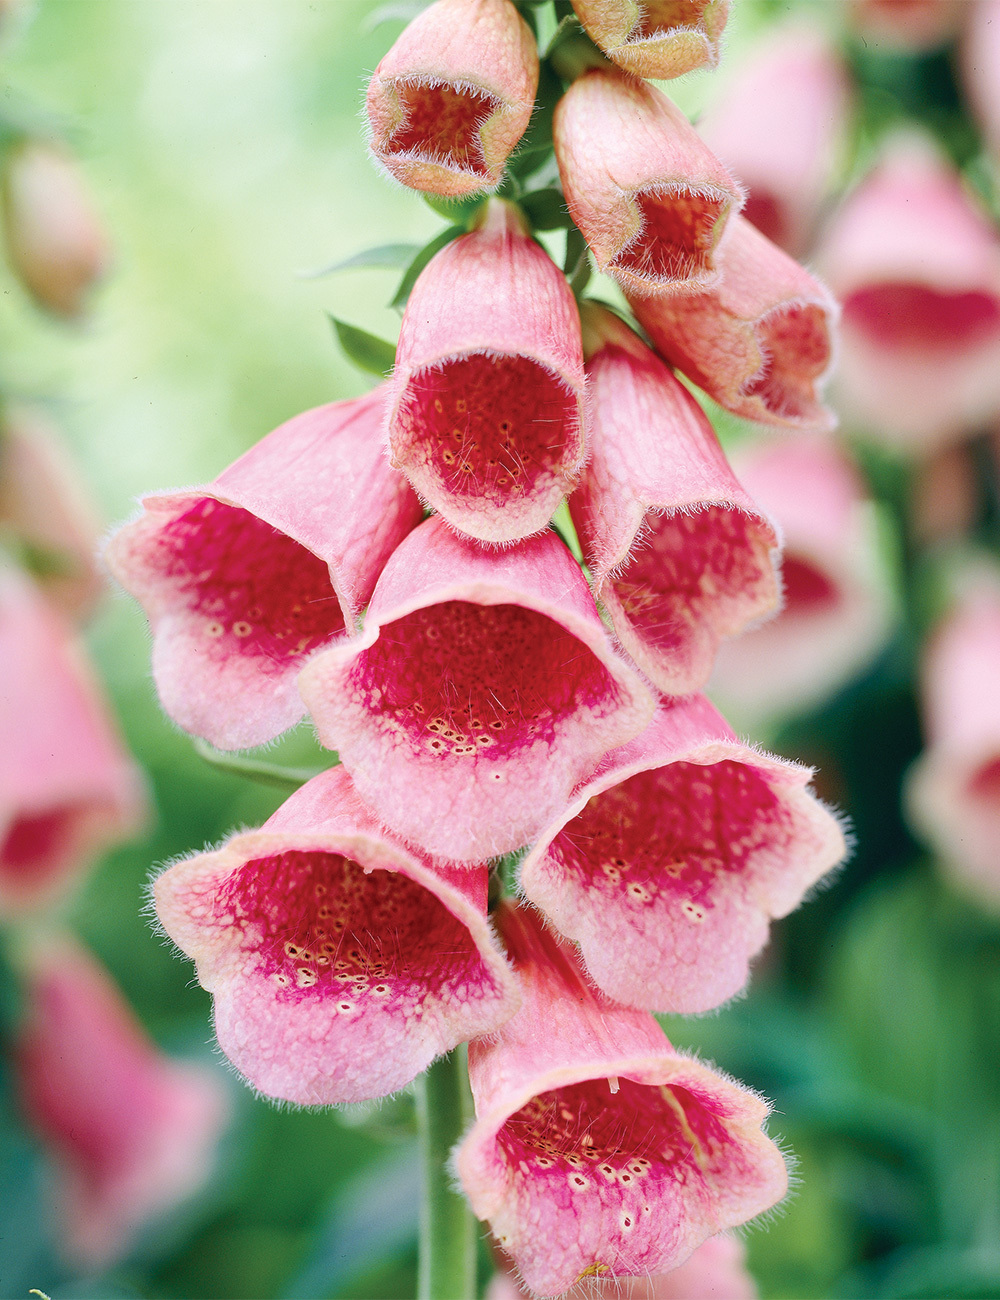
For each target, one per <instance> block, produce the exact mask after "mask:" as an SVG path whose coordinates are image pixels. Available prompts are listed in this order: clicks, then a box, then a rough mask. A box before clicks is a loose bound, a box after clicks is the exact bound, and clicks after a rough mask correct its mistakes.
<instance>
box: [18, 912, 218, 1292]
mask: <svg viewBox="0 0 1000 1300" xmlns="http://www.w3.org/2000/svg"><path fill="white" fill-rule="evenodd" d="M26 992H27V1019H26V1022H25V1024H24V1026H23V1028H22V1029H21V1032H20V1034H19V1037H18V1042H17V1046H16V1050H15V1056H14V1072H15V1077H16V1081H17V1087H18V1091H19V1093H20V1096H21V1103H22V1105H23V1107H24V1109H25V1111H26V1113H27V1116H28V1119H29V1121H30V1123H31V1125H32V1127H33V1128H34V1129H35V1130H36V1132H37V1133H38V1134H39V1135H40V1137H41V1138H42V1139H43V1141H44V1142H45V1143H46V1145H47V1146H48V1147H49V1148H50V1149H51V1152H52V1156H53V1158H54V1160H55V1162H56V1164H57V1168H58V1173H59V1183H58V1187H57V1191H58V1195H59V1202H60V1211H61V1217H62V1219H63V1228H62V1232H63V1246H64V1249H65V1252H66V1254H67V1256H68V1257H69V1258H70V1259H72V1260H73V1261H74V1262H76V1263H78V1264H82V1265H85V1266H88V1267H91V1268H98V1267H100V1266H102V1265H104V1264H106V1263H108V1262H109V1261H110V1260H112V1259H114V1258H116V1257H117V1256H119V1255H121V1254H122V1253H124V1251H125V1250H126V1248H127V1247H128V1245H129V1242H130V1239H131V1237H132V1236H133V1234H134V1233H135V1231H136V1230H137V1229H138V1228H139V1227H140V1226H141V1225H142V1224H143V1223H144V1222H145V1221H146V1220H147V1219H150V1218H152V1217H153V1216H154V1215H156V1214H159V1213H161V1212H162V1211H164V1210H166V1209H167V1208H168V1207H170V1206H172V1205H174V1204H175V1203H176V1202H177V1201H180V1200H182V1199H183V1198H184V1197H186V1196H188V1195H189V1194H190V1193H191V1192H193V1191H195V1190H196V1188H197V1187H198V1186H199V1185H200V1184H201V1183H202V1182H203V1181H204V1179H205V1177H206V1175H207V1174H208V1171H209V1168H210V1165H211V1162H212V1159H213V1154H214V1147H215V1143H216V1139H217V1137H218V1135H219V1132H220V1129H221V1128H222V1126H223V1124H224V1123H225V1115H226V1106H225V1101H224V1093H223V1089H222V1087H221V1084H220V1081H219V1079H218V1078H217V1076H216V1075H215V1073H214V1071H210V1070H206V1069H204V1068H203V1067H200V1066H194V1065H182V1064H179V1063H177V1062H174V1061H171V1060H170V1059H169V1058H168V1057H166V1056H164V1055H162V1054H161V1053H160V1052H159V1051H158V1050H157V1049H156V1047H155V1046H154V1045H153V1044H152V1043H151V1042H150V1041H149V1039H148V1038H147V1037H146V1035H145V1033H144V1032H143V1029H142V1027H141V1026H140V1025H139V1023H138V1022H137V1021H136V1019H135V1017H134V1016H133V1014H132V1012H131V1010H130V1008H129V1007H128V1006H127V1005H126V1003H125V1002H124V1001H123V999H122V996H121V994H120V993H119V991H118V989H117V988H116V987H115V985H114V984H113V983H112V981H111V979H110V977H109V976H108V974H107V973H106V972H105V971H104V970H103V969H102V968H101V967H100V966H99V965H98V964H97V962H96V961H95V960H94V958H93V957H91V956H90V955H89V954H88V953H87V952H85V951H84V950H83V949H82V948H80V947H79V946H78V945H77V944H76V943H75V942H74V941H73V940H71V939H70V938H69V937H68V936H60V937H58V938H52V937H51V936H48V937H46V938H44V939H42V938H39V937H36V938H35V939H34V940H33V941H32V945H31V949H30V951H29V953H28V985H27V990H26Z"/></svg>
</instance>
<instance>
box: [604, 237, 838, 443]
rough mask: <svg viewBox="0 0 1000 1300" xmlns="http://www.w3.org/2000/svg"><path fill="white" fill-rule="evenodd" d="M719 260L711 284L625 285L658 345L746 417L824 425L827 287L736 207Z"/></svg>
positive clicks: (832, 316)
mask: <svg viewBox="0 0 1000 1300" xmlns="http://www.w3.org/2000/svg"><path fill="white" fill-rule="evenodd" d="M719 263H720V269H721V272H722V278H721V279H720V280H719V282H718V284H716V285H715V286H714V287H713V288H712V289H711V290H709V291H706V292H702V293H692V294H672V295H670V296H668V297H661V298H644V297H642V296H636V295H633V294H632V293H630V294H629V302H630V305H631V307H632V310H633V311H634V312H635V315H636V319H637V320H638V321H639V323H640V325H642V327H643V329H644V330H645V331H646V333H647V334H648V335H649V337H650V338H651V339H652V340H653V343H654V345H655V346H656V349H657V351H659V352H660V353H662V355H663V356H664V357H666V359H667V360H668V361H669V362H670V364H671V365H673V366H676V367H677V369H678V370H681V371H683V372H684V374H685V375H687V377H688V378H689V379H691V380H693V381H694V383H696V384H697V385H698V386H699V388H703V389H704V390H705V392H706V393H708V395H709V396H710V397H712V398H714V399H715V401H717V402H718V403H719V405H720V406H724V407H725V408H726V410H727V411H732V412H733V414H734V415H740V416H742V417H743V419H745V420H757V421H759V422H761V423H763V424H770V425H785V426H788V427H789V428H793V429H810V430H817V431H824V430H829V429H832V428H833V427H834V425H835V423H836V420H835V417H834V415H833V412H832V411H830V410H829V408H828V407H826V406H824V405H823V403H822V400H821V390H822V386H823V383H824V382H825V380H826V378H827V376H828V374H829V372H830V368H831V364H832V360H833V331H834V327H835V324H836V319H837V308H836V304H835V303H834V301H833V299H832V298H831V297H830V294H829V293H828V292H827V290H826V289H825V288H824V286H823V285H822V284H820V282H819V281H818V280H817V279H816V278H815V277H814V276H812V275H810V274H809V272H808V271H807V270H805V268H804V267H801V266H799V264H798V262H796V261H795V260H794V259H793V258H791V257H789V256H788V254H787V253H784V252H782V250H781V249H780V248H778V246H777V245H776V244H772V243H771V241H770V240H769V239H768V238H767V237H766V236H764V235H762V234H761V233H760V231H759V230H757V229H756V227H755V226H753V225H752V224H751V223H750V222H749V221H747V219H746V218H745V217H743V216H739V215H737V216H736V217H735V218H734V219H733V220H732V221H731V222H730V226H729V231H728V234H727V237H726V241H725V244H724V246H723V248H722V249H720V252H719Z"/></svg>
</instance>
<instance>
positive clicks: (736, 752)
mask: <svg viewBox="0 0 1000 1300" xmlns="http://www.w3.org/2000/svg"><path fill="white" fill-rule="evenodd" d="M811 775H812V773H811V771H810V770H809V769H808V768H803V767H799V766H798V765H797V764H794V763H786V762H784V761H783V760H781V759H778V758H772V757H771V756H770V755H767V754H763V753H761V752H760V751H758V750H755V749H751V748H749V747H748V746H747V745H742V744H740V743H739V741H737V740H736V738H735V737H734V736H733V733H732V732H731V731H730V730H729V728H728V727H727V726H726V724H725V722H724V721H723V719H722V718H721V717H720V716H719V714H718V713H716V711H715V709H713V708H712V706H711V704H709V702H708V701H707V700H706V699H705V698H704V696H695V697H694V698H692V699H689V700H685V701H683V702H681V703H679V704H676V705H674V706H673V707H662V706H661V708H660V709H659V710H658V711H657V714H656V716H655V717H654V719H653V721H652V723H651V724H650V726H649V727H648V728H647V729H646V731H645V732H643V734H642V735H641V736H640V737H639V738H638V740H635V741H633V742H632V743H631V744H629V745H626V746H624V747H623V748H622V749H619V750H616V751H615V752H614V753H612V754H609V755H608V757H607V758H606V759H605V760H604V762H603V763H602V764H601V765H600V767H599V768H598V769H597V771H596V772H595V773H594V775H593V776H592V777H591V778H590V779H589V780H587V781H585V782H583V784H582V785H580V786H579V787H578V788H577V790H576V791H575V794H574V799H573V802H572V803H571V804H570V806H569V807H568V808H567V809H566V810H565V811H563V812H561V813H560V815H559V816H558V817H557V818H555V819H554V820H553V821H552V823H551V824H550V825H549V826H547V827H546V829H545V830H544V831H543V832H542V833H541V835H540V836H539V837H538V841H537V843H536V844H535V846H534V848H533V849H532V850H531V852H530V853H529V855H528V856H527V858H525V860H524V864H523V866H522V868H521V888H522V890H523V891H524V893H525V895H526V896H527V898H529V899H530V900H531V901H532V902H533V903H535V904H536V905H537V906H538V907H540V908H541V909H542V910H543V911H544V912H545V914H546V916H547V917H549V919H550V920H551V921H552V923H553V924H554V925H555V926H556V928H557V929H558V930H559V931H560V933H562V934H563V935H565V936H566V937H567V938H568V939H573V940H575V941H576V942H577V943H579V945H580V950H581V953H582V956H583V960H584V962H585V964H586V967H587V970H588V973H589V974H590V976H591V977H592V978H593V980H594V982H595V983H596V984H597V985H598V987H599V988H600V989H602V990H603V991H604V992H605V993H606V994H608V996H609V997H613V998H615V999H617V1000H618V1001H619V1002H622V1003H625V1004H626V1005H628V1006H632V1007H641V1008H644V1009H647V1010H651V1011H652V1010H656V1011H676V1012H681V1013H685V1014H687V1013H693V1012H701V1011H709V1010H711V1008H712V1007H716V1006H719V1005H720V1003H722V1002H725V1001H726V1000H727V999H728V998H731V997H732V996H733V995H734V994H736V993H738V992H739V991H740V989H741V988H743V986H744V984H745V983H746V981H747V978H748V976H749V963H750V960H751V959H752V958H753V957H755V956H756V954H757V953H758V952H759V951H760V950H761V948H763V946H764V944H765V943H766V942H767V932H768V922H769V921H770V919H771V918H772V917H779V916H785V915H786V914H787V913H788V912H790V911H792V909H793V908H795V907H797V906H798V904H799V903H800V902H801V901H802V897H803V895H804V894H805V892H806V890H807V889H809V888H810V887H811V886H812V885H814V884H815V883H816V881H817V880H819V879H820V878H821V877H822V876H823V875H825V874H826V872H827V871H829V870H830V868H831V867H833V866H834V865H835V864H836V863H837V862H839V861H840V860H841V858H842V857H843V856H844V852H845V846H844V839H843V834H842V832H841V830H840V827H839V825H838V824H837V821H836V819H835V818H834V817H833V816H832V814H831V813H829V812H828V811H827V810H826V809H825V808H824V807H823V806H822V804H820V803H818V802H817V800H816V799H815V798H814V797H813V795H812V794H811V793H810V792H809V790H808V789H807V788H806V787H807V785H808V782H809V779H810V777H811Z"/></svg>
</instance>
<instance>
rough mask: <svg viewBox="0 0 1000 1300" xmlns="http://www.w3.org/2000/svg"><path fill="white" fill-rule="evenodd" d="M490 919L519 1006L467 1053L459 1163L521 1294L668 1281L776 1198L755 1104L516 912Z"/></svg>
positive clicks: (780, 1188)
mask: <svg viewBox="0 0 1000 1300" xmlns="http://www.w3.org/2000/svg"><path fill="white" fill-rule="evenodd" d="M498 921H499V924H500V927H501V930H502V932H503V936H504V939H505V940H506V942H507V946H508V950H509V951H510V952H511V954H512V956H513V958H514V962H515V966H516V968H517V972H518V975H519V977H520V980H521V988H522V993H523V997H524V1003H523V1006H522V1008H521V1010H520V1011H519V1012H518V1013H517V1014H516V1015H515V1016H514V1017H513V1018H512V1019H511V1020H509V1021H508V1022H507V1024H506V1025H505V1026H504V1027H503V1028H502V1029H501V1030H500V1032H499V1033H498V1034H496V1035H494V1036H493V1037H492V1038H489V1039H479V1040H478V1041H476V1042H473V1043H470V1045H469V1081H470V1083H471V1085H472V1095H473V1098H474V1099H475V1103H476V1122H475V1124H474V1125H473V1127H472V1129H471V1131H470V1132H469V1134H468V1135H467V1136H466V1138H465V1139H464V1141H463V1142H462V1143H461V1145H460V1146H459V1147H458V1149H457V1153H456V1167H457V1171H458V1175H459V1178H460V1180H461V1183H462V1187H463V1188H464V1190H465V1193H466V1195H467V1196H468V1197H469V1200H470V1201H471V1203H472V1208H473V1210H474V1211H475V1212H476V1214H477V1215H478V1216H479V1217H480V1218H481V1219H486V1220H488V1221H489V1224H490V1227H491V1228H492V1230H493V1232H494V1234H495V1236H496V1238H497V1240H498V1242H499V1243H500V1245H501V1247H502V1248H503V1249H504V1250H505V1251H506V1252H507V1253H508V1254H509V1255H510V1256H511V1257H512V1258H513V1260H514V1262H515V1263H516V1265H517V1267H518V1269H519V1271H520V1273H521V1276H522V1278H523V1279H524V1283H525V1285H526V1286H527V1288H528V1289H529V1290H530V1291H531V1292H532V1293H536V1294H538V1295H542V1296H553V1295H558V1294H560V1293H561V1292H563V1291H565V1290H566V1289H567V1288H568V1287H571V1286H572V1285H573V1284H574V1283H575V1282H577V1281H579V1280H580V1279H581V1278H583V1277H584V1276H589V1275H593V1274H597V1275H600V1274H603V1273H605V1272H607V1273H613V1274H623V1275H626V1276H630V1275H631V1276H634V1275H637V1274H656V1273H663V1272H666V1271H668V1270H669V1269H671V1268H675V1267H677V1266H678V1265H680V1264H682V1263H683V1262H684V1260H685V1259H687V1258H688V1256H690V1255H691V1253H692V1252H693V1251H694V1250H695V1249H696V1248H697V1247H698V1246H699V1245H701V1243H702V1242H703V1241H705V1240H706V1238H708V1237H710V1236H713V1235H714V1234H715V1233H717V1232H719V1231H721V1230H723V1229H726V1228H731V1227H733V1226H735V1225H736V1224H738V1223H744V1222H745V1221H746V1220H747V1219H751V1218H753V1217H754V1216H755V1215H757V1214H761V1213H762V1212H763V1211H764V1210H767V1209H769V1208H770V1207H771V1206H772V1205H774V1204H775V1202H776V1201H779V1200H780V1199H781V1198H782V1197H783V1196H784V1194H785V1190H786V1187H787V1173H786V1170H785V1165H784V1161H783V1160H782V1158H781V1154H780V1152H779V1151H778V1149H777V1147H776V1146H775V1145H774V1143H773V1142H771V1140H770V1139H769V1138H767V1137H766V1136H765V1135H764V1133H763V1132H762V1130H761V1125H762V1124H763V1122H764V1120H765V1118H766V1116H767V1111H768V1108H767V1105H766V1103H765V1102H764V1101H762V1100H761V1099H760V1098H759V1097H757V1096H755V1095H754V1094H753V1093H751V1092H748V1091H747V1090H745V1089H743V1088H741V1087H740V1086H739V1085H737V1084H735V1083H732V1082H730V1081H729V1080H728V1079H726V1078H724V1077H723V1076H721V1075H719V1074H716V1073H715V1072H714V1071H713V1070H711V1069H709V1068H708V1067H707V1066H705V1065H703V1064H701V1062H699V1061H694V1060H691V1059H689V1058H687V1057H684V1056H681V1055H680V1054H679V1053H677V1052H675V1051H674V1049H673V1048H672V1047H671V1046H670V1044H669V1042H668V1041H667V1039H666V1037H665V1036H664V1034H663V1031H662V1030H661V1029H660V1027H659V1025H658V1024H657V1023H656V1021H655V1020H654V1019H653V1017H652V1016H650V1015H648V1014H646V1013H644V1012H635V1011H627V1010H625V1009H624V1008H622V1007H618V1006H616V1005H615V1004H614V1003H613V1002H610V1001H608V1000H607V999H606V998H603V997H602V996H601V995H600V994H598V993H596V992H595V991H594V990H593V989H592V988H591V986H590V985H589V984H588V983H587V982H586V980H585V979H584V978H583V976H582V974H581V973H580V971H579V969H578V967H577V965H576V957H575V953H574V952H573V950H572V948H571V947H570V946H569V945H568V944H563V943H560V942H559V941H558V940H557V939H556V938H555V937H554V936H553V935H551V934H549V933H547V932H546V931H545V930H543V928H542V927H541V925H540V924H539V922H538V920H537V919H536V918H535V917H534V916H533V915H532V914H530V913H529V912H527V910H525V909H523V908H516V909H515V908H513V907H511V906H510V905H509V904H504V905H502V907H501V908H500V909H499V912H498Z"/></svg>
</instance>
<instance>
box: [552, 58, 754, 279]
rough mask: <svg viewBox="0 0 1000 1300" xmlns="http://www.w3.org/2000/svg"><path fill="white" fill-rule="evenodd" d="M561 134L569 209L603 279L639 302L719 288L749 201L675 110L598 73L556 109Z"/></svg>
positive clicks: (559, 153)
mask: <svg viewBox="0 0 1000 1300" xmlns="http://www.w3.org/2000/svg"><path fill="white" fill-rule="evenodd" d="M552 131H553V139H554V141H555V150H556V159H557V161H558V163H559V174H560V176H561V177H562V185H563V192H564V194H565V196H566V205H567V207H568V208H569V211H570V215H571V216H572V218H573V220H574V221H575V222H576V224H577V226H579V228H580V230H581V231H582V232H583V236H584V238H585V239H586V241H587V243H588V244H589V245H590V249H591V252H592V253H593V254H594V257H595V259H596V261H597V265H598V269H599V270H601V271H607V272H608V274H609V275H613V276H614V277H615V279H616V280H618V281H619V282H620V283H621V285H622V286H623V288H625V289H627V290H628V291H629V292H630V293H634V294H640V295H645V294H654V295H657V296H659V295H662V294H670V295H671V296H674V295H673V292H672V291H674V290H684V291H694V290H698V289H705V288H708V286H709V285H711V284H714V283H715V281H716V280H717V279H718V277H719V272H718V268H717V265H716V248H717V246H718V244H719V240H720V238H721V236H722V232H723V230H724V229H725V225H726V222H727V220H728V218H729V214H730V212H731V211H733V210H734V209H737V210H738V209H739V208H740V207H741V206H742V203H743V193H742V191H741V189H740V187H739V186H738V185H737V184H736V182H735V181H734V180H733V178H732V177H731V176H730V175H729V173H728V172H727V171H726V169H725V167H723V165H722V163H720V162H719V160H718V158H716V157H715V155H714V154H713V153H712V152H711V151H710V150H709V148H708V146H707V145H706V144H705V143H704V142H703V141H702V139H701V137H700V136H699V135H698V134H697V132H696V131H695V129H694V127H693V126H692V125H691V123H690V122H689V121H688V120H687V118H686V117H685V116H684V114H683V113H682V112H681V111H680V109H679V108H678V107H677V106H676V104H674V103H673V102H672V101H671V100H669V99H668V98H667V96H666V95H664V94H663V93H662V92H661V91H659V90H656V89H655V88H654V87H653V86H650V85H647V84H646V83H645V82H644V81H639V80H637V79H636V78H634V77H629V76H626V75H624V74H623V73H621V72H618V71H616V70H613V69H602V68H594V69H591V70H590V71H589V72H586V73H585V74H584V75H583V76H582V77H580V78H579V79H578V80H576V81H574V82H573V84H572V85H571V86H570V88H569V89H568V90H567V91H566V93H565V95H563V97H562V99H561V100H560V101H559V103H558V104H557V105H556V112H555V117H554V119H553V124H552Z"/></svg>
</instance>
